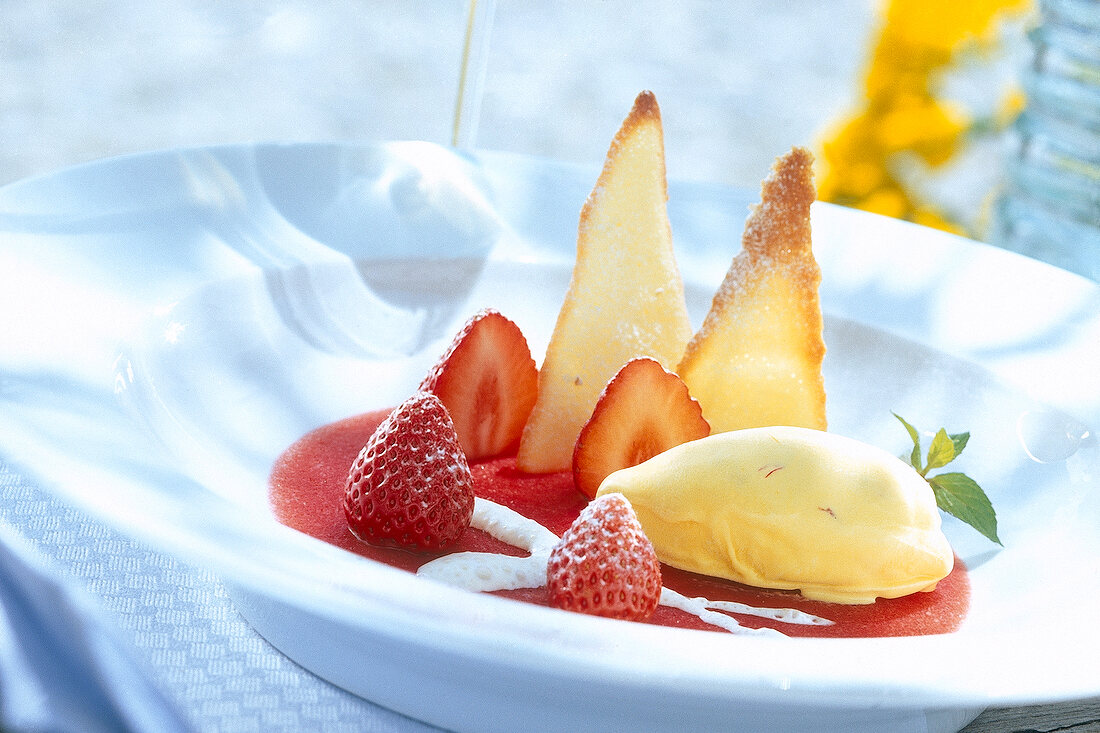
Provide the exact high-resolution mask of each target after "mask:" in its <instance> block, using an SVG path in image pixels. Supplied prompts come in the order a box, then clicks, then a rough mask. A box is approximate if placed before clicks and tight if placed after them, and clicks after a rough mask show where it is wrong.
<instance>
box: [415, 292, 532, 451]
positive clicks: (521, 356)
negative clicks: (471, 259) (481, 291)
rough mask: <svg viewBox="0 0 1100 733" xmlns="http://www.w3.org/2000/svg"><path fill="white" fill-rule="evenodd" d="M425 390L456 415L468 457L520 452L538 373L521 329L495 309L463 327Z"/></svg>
mask: <svg viewBox="0 0 1100 733" xmlns="http://www.w3.org/2000/svg"><path fill="white" fill-rule="evenodd" d="M420 389H421V390H424V391H426V392H432V393H433V394H435V395H437V396H438V397H439V399H440V400H442V401H443V404H444V405H446V407H447V411H448V412H450V413H451V420H453V421H454V424H455V431H456V432H457V433H458V441H459V443H461V444H462V450H463V451H465V452H466V458H467V459H469V460H471V461H475V460H478V459H481V458H490V457H492V456H498V455H501V454H502V453H507V452H509V451H511V450H514V449H515V448H516V446H517V445H518V443H519V438H520V435H521V434H522V433H523V426H524V424H525V423H526V422H527V416H528V415H530V414H531V408H532V407H534V405H535V398H536V397H537V396H538V370H537V369H536V368H535V361H534V359H532V358H531V349H530V347H528V346H527V339H525V338H524V337H523V333H522V332H521V331H520V330H519V327H518V326H517V325H516V324H515V323H513V322H512V321H510V320H508V319H507V318H505V317H504V316H502V315H501V314H500V313H498V312H497V311H495V310H483V311H481V312H479V313H477V314H476V315H474V317H473V318H471V319H470V320H469V321H467V322H466V325H465V326H463V328H462V330H461V331H459V333H458V335H457V336H455V339H454V341H453V342H451V346H450V348H448V349H447V352H446V353H445V354H444V355H443V356H442V357H441V358H440V360H439V361H438V362H437V363H436V365H435V366H434V367H433V368H432V370H431V371H430V372H429V373H428V376H426V377H425V378H424V381H423V382H421V384H420Z"/></svg>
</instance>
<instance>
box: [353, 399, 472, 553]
mask: <svg viewBox="0 0 1100 733" xmlns="http://www.w3.org/2000/svg"><path fill="white" fill-rule="evenodd" d="M473 512H474V480H473V477H472V476H471V475H470V467H469V466H468V465H467V463H466V458H465V457H464V456H463V455H462V449H461V448H459V446H458V438H457V436H456V435H455V431H454V426H453V425H452V424H451V418H450V417H449V416H448V415H447V410H446V409H445V408H444V407H443V403H441V402H440V401H439V398H438V397H436V396H435V395H433V394H431V393H428V392H418V393H416V394H415V395H413V396H412V397H410V398H409V399H407V400H405V401H404V402H403V403H401V404H400V405H399V406H398V407H397V408H396V409H394V411H393V412H391V413H390V414H389V415H388V416H387V417H386V419H385V420H383V421H382V423H381V424H380V425H379V426H378V427H377V428H376V429H375V431H374V434H373V435H371V437H370V439H369V440H368V441H367V444H366V445H365V446H364V447H363V450H361V451H360V452H359V456H358V457H357V458H356V459H355V462H354V463H353V464H352V466H351V470H350V472H349V473H348V480H347V484H346V485H345V487H344V515H345V516H346V517H347V520H348V527H350V528H351V531H352V532H354V533H355V535H356V536H357V537H358V538H359V539H361V540H363V541H364V542H369V543H371V544H377V545H397V546H400V547H408V548H412V549H423V550H437V549H440V548H442V547H445V546H447V545H449V544H450V543H451V542H453V541H454V540H456V539H458V537H459V536H460V535H461V534H462V533H463V532H464V531H465V530H466V528H467V527H469V526H470V518H471V516H472V515H473Z"/></svg>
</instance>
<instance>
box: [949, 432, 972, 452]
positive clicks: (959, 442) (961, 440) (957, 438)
mask: <svg viewBox="0 0 1100 733" xmlns="http://www.w3.org/2000/svg"><path fill="white" fill-rule="evenodd" d="M948 437H949V438H951V442H952V443H954V444H955V455H956V456H958V455H959V454H960V453H962V452H963V448H965V447H966V444H967V443H968V442H970V433H956V434H954V435H949V436H948Z"/></svg>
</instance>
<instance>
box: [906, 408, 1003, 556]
mask: <svg viewBox="0 0 1100 733" xmlns="http://www.w3.org/2000/svg"><path fill="white" fill-rule="evenodd" d="M892 414H893V415H894V417H896V418H897V419H898V421H899V422H901V424H902V425H904V426H905V430H906V432H908V433H909V438H910V439H911V440H912V441H913V452H912V453H911V454H910V456H909V463H910V465H912V466H913V468H915V469H916V470H917V473H919V474H920V475H921V477H922V478H923V479H924V480H925V481H927V482H928V484H929V485H930V486H931V487H932V493H933V494H934V495H935V497H936V506H938V507H939V508H940V510H942V511H944V512H946V513H948V514H950V515H951V516H953V517H955V518H957V519H961V520H962V521H964V522H966V523H967V524H969V525H970V526H971V527H973V528H974V529H976V530H977V531H978V532H980V533H981V534H982V535H984V536H985V537H988V538H989V539H990V540H992V541H993V542H996V543H997V544H998V545H1001V546H1002V547H1003V546H1004V545H1003V544H1002V542H1001V540H1000V538H998V537H997V513H996V512H995V511H994V510H993V504H992V502H990V501H989V497H988V496H986V494H985V491H983V490H982V487H981V486H978V483H977V482H976V481H975V480H974V479H972V478H970V477H969V476H967V475H966V474H965V473H941V474H937V475H935V476H929V475H928V472H929V471H931V470H932V469H934V468H943V467H944V466H946V465H947V464H948V463H951V461H953V460H955V459H956V458H958V456H959V454H960V453H962V452H963V448H965V447H966V444H967V443H968V442H970V433H954V434H950V433H948V432H947V431H946V430H944V429H943V428H940V430H939V432H937V433H936V435H935V437H933V438H932V444H931V445H930V446H928V458H927V460H926V461H924V460H922V459H921V446H920V433H919V432H918V431H917V429H916V428H915V427H913V426H912V425H910V424H909V423H908V422H906V421H905V419H904V418H902V416H901V415H899V414H897V413H896V412H895V413H892ZM902 460H905V459H904V458H902Z"/></svg>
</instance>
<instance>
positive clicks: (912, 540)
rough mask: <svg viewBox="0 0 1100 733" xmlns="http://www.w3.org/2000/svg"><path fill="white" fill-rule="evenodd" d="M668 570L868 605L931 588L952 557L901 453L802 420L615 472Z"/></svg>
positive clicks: (687, 447) (611, 487)
mask: <svg viewBox="0 0 1100 733" xmlns="http://www.w3.org/2000/svg"><path fill="white" fill-rule="evenodd" d="M611 492H619V493H622V494H623V495H625V496H626V498H627V499H629V500H630V503H631V504H632V505H633V506H634V510H635V512H636V513H637V515H638V519H639V520H640V521H641V524H642V528H643V529H644V530H645V533H646V535H648V536H649V539H650V541H652V542H653V546H654V548H655V549H656V550H657V555H658V557H660V559H661V560H662V561H663V562H665V563H667V564H669V565H672V566H673V567H677V568H681V569H683V570H689V571H692V572H696V573H702V574H704V575H711V576H715V577H721V578H727V579H729V580H733V581H737V582H739V583H744V584H747V585H752V586H757V587H764V588H782V589H797V590H800V591H801V592H802V594H803V595H804V596H806V597H807V598H812V599H815V600H822V601H830V602H834V603H871V602H873V601H874V600H875V598H877V597H883V598H896V597H898V596H903V595H908V594H910V593H914V592H917V591H927V590H932V589H934V588H935V586H936V583H937V582H938V581H939V580H940V579H941V578H943V577H944V576H946V575H947V574H948V573H949V572H951V568H952V565H953V563H954V554H953V553H952V550H951V546H950V545H949V544H948V542H947V538H946V537H944V534H943V532H942V530H941V529H940V515H939V512H938V510H937V509H936V502H935V497H934V496H933V494H932V489H931V488H930V487H929V486H928V483H927V482H926V481H925V480H924V479H923V478H921V476H920V475H919V474H918V473H917V472H916V471H914V470H913V468H912V467H910V466H908V465H906V464H905V463H903V462H902V461H901V460H899V459H898V458H896V457H894V456H892V455H890V454H889V453H887V452H885V451H883V450H881V449H879V448H876V447H874V446H871V445H867V444H866V443H862V442H859V441H856V440H853V439H851V438H845V437H843V436H840V435H835V434H832V433H826V432H822V431H818V430H811V429H807V428H793V427H769V428H753V429H749V430H736V431H732V432H726V433H717V434H715V435H711V436H710V437H707V438H703V439H702V440H695V441H692V442H689V443H684V444H682V445H680V446H677V447H676V448H673V449H671V450H668V451H665V452H664V453H661V454H659V455H657V456H655V457H654V458H651V459H650V460H648V461H646V462H645V463H642V464H640V465H637V466H634V467H632V468H627V469H623V470H621V471H616V472H615V473H612V474H611V475H610V476H608V477H607V478H606V479H605V480H604V482H603V483H602V484H601V485H600V488H599V491H598V492H597V496H599V495H601V494H606V493H611Z"/></svg>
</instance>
